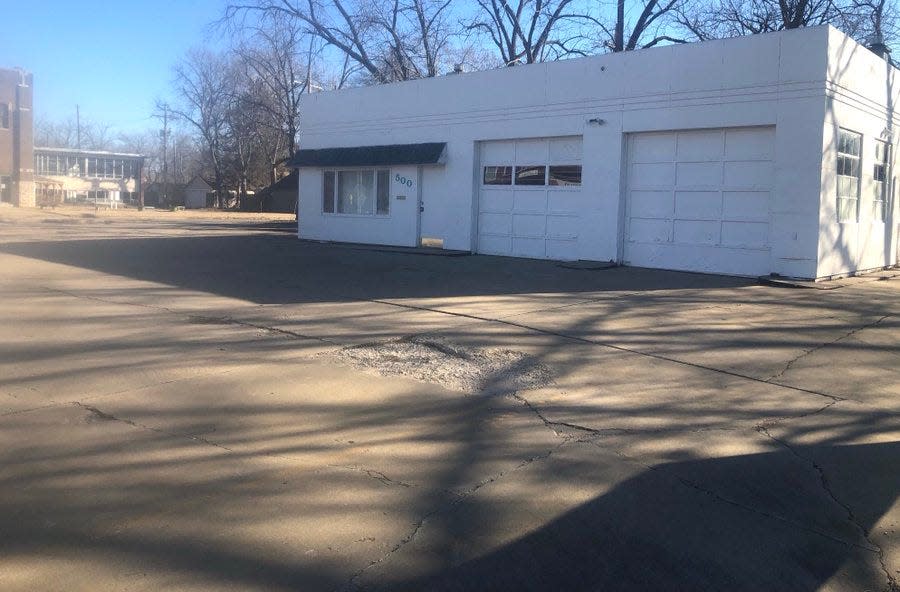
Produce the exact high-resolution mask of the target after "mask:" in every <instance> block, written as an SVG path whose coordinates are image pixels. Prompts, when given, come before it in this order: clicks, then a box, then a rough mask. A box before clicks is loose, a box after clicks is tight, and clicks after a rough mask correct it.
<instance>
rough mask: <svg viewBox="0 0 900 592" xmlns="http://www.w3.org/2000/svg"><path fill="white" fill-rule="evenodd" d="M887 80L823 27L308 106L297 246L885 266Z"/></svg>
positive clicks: (833, 269) (797, 272)
mask: <svg viewBox="0 0 900 592" xmlns="http://www.w3.org/2000/svg"><path fill="white" fill-rule="evenodd" d="M897 74H898V72H897V70H895V69H894V68H892V67H890V66H888V64H887V62H886V61H885V60H884V59H882V58H880V57H879V56H877V55H875V54H874V53H872V52H871V51H869V50H868V49H866V48H864V47H862V46H860V45H858V44H857V43H855V42H854V41H853V40H851V39H850V38H848V37H847V36H845V35H844V34H843V33H841V32H840V31H838V30H836V29H834V28H832V27H816V28H808V29H801V30H795V31H787V32H781V33H773V34H768V35H757V36H750V37H741V38H736V39H728V40H721V41H709V42H704V43H695V44H689V45H672V46H668V47H658V48H653V49H647V50H641V51H635V52H628V53H620V54H608V55H602V56H597V57H590V58H583V59H573V60H567V61H561V62H552V63H545V64H536V65H529V66H519V67H514V68H506V69H502V70H493V71H488V72H474V73H470V74H459V75H448V76H443V77H439V78H432V79H424V80H416V81H411V82H403V83H397V84H389V85H384V86H377V87H369V88H357V89H348V90H342V91H337V92H329V93H319V94H313V95H309V96H308V97H306V98H305V100H304V102H303V104H302V107H301V109H302V114H303V130H302V138H301V139H302V146H303V148H304V149H303V150H301V151H299V152H298V153H297V155H296V156H295V158H294V161H293V163H294V165H295V166H297V167H298V168H299V169H300V175H299V191H300V196H301V199H300V212H299V214H300V215H299V219H300V222H299V235H300V237H302V238H310V239H319V240H333V241H350V242H362V243H377V244H389V245H407V246H415V245H419V244H439V245H442V246H443V247H444V248H447V249H460V250H466V251H473V252H477V253H488V254H494V255H510V256H516V257H535V258H550V259H584V260H598V261H607V260H613V261H617V262H621V263H624V264H626V265H634V266H643V267H657V268H664V269H679V270H689V271H700V272H712V273H725V274H736V275H750V276H755V275H768V274H771V273H774V274H779V275H783V276H789V277H797V278H822V277H828V276H833V275H838V274H844V273H848V272H853V271H858V270H866V269H875V268H881V267H885V266H889V265H892V264H895V263H896V262H897V252H898V244H897V243H898V222H900V216H898V215H897V208H896V199H895V198H894V187H893V183H892V179H893V153H892V150H891V146H892V144H893V143H894V141H895V139H896V136H897V131H896V128H897V121H898V119H897V117H896V116H895V115H894V113H893V106H894V105H895V104H897V101H898V98H900V97H898V89H897V88H896V87H897V86H900V84H898V83H900V80H898V78H897Z"/></svg>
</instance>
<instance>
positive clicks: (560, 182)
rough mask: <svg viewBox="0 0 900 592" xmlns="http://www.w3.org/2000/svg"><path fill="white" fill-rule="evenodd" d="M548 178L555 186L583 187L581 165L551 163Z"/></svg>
mask: <svg viewBox="0 0 900 592" xmlns="http://www.w3.org/2000/svg"><path fill="white" fill-rule="evenodd" d="M548 180H549V184H550V185H553V186H555V187H581V165H580V164H578V165H551V166H550V172H549V175H548Z"/></svg>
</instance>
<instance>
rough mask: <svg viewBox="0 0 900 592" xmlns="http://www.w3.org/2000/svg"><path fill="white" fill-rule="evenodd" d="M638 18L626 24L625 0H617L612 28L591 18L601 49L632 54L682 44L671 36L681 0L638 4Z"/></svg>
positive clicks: (681, 41)
mask: <svg viewBox="0 0 900 592" xmlns="http://www.w3.org/2000/svg"><path fill="white" fill-rule="evenodd" d="M636 4H637V7H639V8H640V10H639V11H638V14H637V18H635V19H634V20H633V21H632V20H629V16H630V15H629V14H628V10H627V7H626V3H625V0H616V14H615V18H614V20H613V22H612V24H611V25H610V24H608V23H607V22H605V21H604V20H602V19H598V18H592V20H593V22H595V23H596V24H597V26H598V28H599V29H600V31H601V33H602V35H601V40H600V45H601V46H602V47H603V48H604V49H606V50H607V51H612V52H619V51H632V50H635V49H644V48H647V47H653V46H654V45H658V44H660V43H664V42H668V43H685V42H686V40H685V39H683V38H681V37H676V36H674V35H673V34H672V33H671V32H670V31H671V24H672V22H673V21H675V20H676V17H677V11H678V10H679V8H680V7H681V5H682V4H683V0H639V1H638V2H637V3H636Z"/></svg>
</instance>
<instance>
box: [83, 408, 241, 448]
mask: <svg viewBox="0 0 900 592" xmlns="http://www.w3.org/2000/svg"><path fill="white" fill-rule="evenodd" d="M71 404H72V405H74V406H76V407H81V408H82V409H84V410H86V411H88V412H89V413H90V414H91V416H92V417H94V418H96V419H99V420H102V421H117V422H121V423H124V424H126V425H130V426H131V427H134V428H138V429H142V430H148V431H151V432H154V433H157V434H163V435H166V436H170V437H172V438H187V439H188V440H193V441H195V442H199V443H201V444H206V445H207V446H212V447H214V448H220V449H222V450H225V451H227V452H231V453H236V451H235V450H234V449H233V448H228V447H227V446H224V445H222V444H219V443H217V442H213V441H212V440H208V439H206V438H203V437H201V436H195V435H193V434H186V433H181V434H180V433H177V432H170V431H169V430H163V429H160V428H154V427H152V426H148V425H145V424H142V423H138V422H136V421H133V420H131V419H125V418H122V417H116V416H115V415H111V414H109V413H106V412H104V411H101V410H100V409H98V408H97V407H94V406H92V405H85V404H84V403H81V402H79V401H75V402H73V403H71Z"/></svg>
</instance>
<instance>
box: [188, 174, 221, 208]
mask: <svg viewBox="0 0 900 592" xmlns="http://www.w3.org/2000/svg"><path fill="white" fill-rule="evenodd" d="M181 191H182V194H183V195H184V207H185V208H186V209H189V210H192V209H200V208H206V207H209V205H210V201H211V199H210V197H211V195H212V193H213V188H212V186H211V185H210V184H209V183H207V182H206V181H205V180H204V179H203V177H201V176H200V175H195V176H194V178H193V179H191V180H190V181H189V182H188V183H187V184H186V185H184V187H182V188H181Z"/></svg>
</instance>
